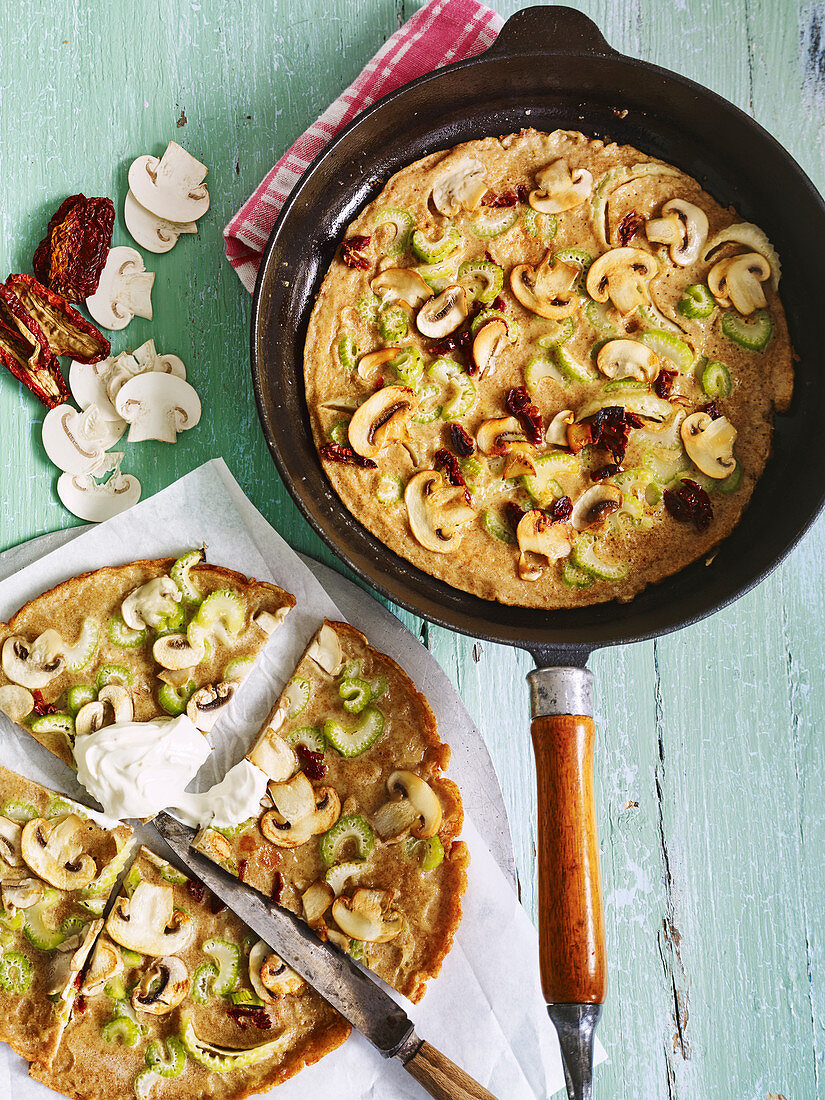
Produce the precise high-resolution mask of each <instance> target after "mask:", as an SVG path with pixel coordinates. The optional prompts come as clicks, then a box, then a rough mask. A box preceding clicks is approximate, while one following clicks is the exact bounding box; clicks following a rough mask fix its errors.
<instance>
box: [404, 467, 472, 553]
mask: <svg viewBox="0 0 825 1100" xmlns="http://www.w3.org/2000/svg"><path fill="white" fill-rule="evenodd" d="M404 503H405V505H406V506H407V517H408V519H409V523H410V530H411V531H412V533H413V536H414V537H415V539H416V540H417V541H418V542H419V543H420V544H421V545H422V546H423V547H424V549H425V550H432V551H433V553H435V554H451V553H452V552H453V551H454V550H456V549H457V547H458V544H459V541H460V530H461V528H462V527H463V526H464V524H466V523H469V522H470V520H471V519H473V518H474V516H475V512H474V511H473V509H472V508H471V507H470V506H469V505H468V504H467V501H466V498H465V496H464V490H463V489H461V488H453V486H448V485H445V484H444V479H443V478H442V476H441V474H440V473H438V471H436V470H421V471H420V473H417V474H416V475H415V476H414V477H412V478H410V480H409V482H408V483H407V488H406V490H405V491H404Z"/></svg>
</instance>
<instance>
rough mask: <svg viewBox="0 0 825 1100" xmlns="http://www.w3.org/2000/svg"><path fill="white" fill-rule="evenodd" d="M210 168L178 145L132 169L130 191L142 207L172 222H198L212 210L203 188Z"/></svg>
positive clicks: (173, 145) (136, 162)
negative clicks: (159, 156)
mask: <svg viewBox="0 0 825 1100" xmlns="http://www.w3.org/2000/svg"><path fill="white" fill-rule="evenodd" d="M206 173H207V168H206V166H205V165H203V164H201V163H200V162H199V161H197V160H195V158H194V157H193V156H191V154H189V153H187V152H186V150H185V149H184V148H182V147H181V146H180V145H178V143H177V142H176V141H170V142H169V144H168V145H167V147H166V151H165V153H164V154H163V156H162V157H161V158H160V159H158V158H157V157H150V156H144V157H138V159H137V160H136V161H134V162H133V164H132V166H131V167H130V169H129V190H130V191H131V192H132V194H133V195H134V196H135V198H136V199H137V201H138V202H139V203H140V205H141V206H143V207H145V208H146V209H147V210H149V211H150V212H151V213H152V214H157V216H158V217H159V218H166V219H167V220H168V221H171V222H195V221H197V220H198V218H202V217H203V215H204V214H205V213H206V211H207V210H208V209H209V194H208V193H207V190H206V187H205V186H204V184H203V181H204V179H205V178H206Z"/></svg>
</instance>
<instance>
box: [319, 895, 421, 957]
mask: <svg viewBox="0 0 825 1100" xmlns="http://www.w3.org/2000/svg"><path fill="white" fill-rule="evenodd" d="M389 899H390V895H389V893H388V891H386V890H370V889H367V888H365V887H359V888H358V889H357V890H356V891H355V893H354V894H353V895H352V898H347V897H340V898H336V899H335V901H334V902H333V903H332V915H333V917H334V918H335V923H336V924H337V925H338V927H339V928H340V929H341V930H342V932H344V933H345V934H346V935H347V936H349V937H350V939H353V940H361V941H362V942H366V943H387V942H388V941H389V940H392V939H395V937H396V936H397V935H399V933H400V932H401V931H403V928H404V923H405V922H404V917H403V916H402V915H401V913H399V912H398V911H397V910H395V909H390V910H387V909H386V908H385V907H386V905H387V904H388V902H389Z"/></svg>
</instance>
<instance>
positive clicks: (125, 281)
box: [86, 245, 155, 329]
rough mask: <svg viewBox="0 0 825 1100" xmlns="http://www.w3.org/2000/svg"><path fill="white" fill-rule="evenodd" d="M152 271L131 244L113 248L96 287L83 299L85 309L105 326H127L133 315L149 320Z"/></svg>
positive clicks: (108, 327) (150, 316)
mask: <svg viewBox="0 0 825 1100" xmlns="http://www.w3.org/2000/svg"><path fill="white" fill-rule="evenodd" d="M154 282H155V274H154V272H153V271H147V270H146V268H145V267H144V265H143V257H142V256H141V254H140V253H139V252H138V251H137V250H136V249H134V248H127V247H126V246H125V245H121V246H119V247H118V248H112V249H110V251H109V255H108V256H107V257H106V264H105V266H104V268H103V271H102V272H101V273H100V282H99V283H98V284H97V290H96V291H95V292H94V294H92V295H91V296H90V297H89V298H87V299H86V309H88V311H89V313H91V315H92V317H93V318H94V320H95V321H97V323H98V324H99V325H101V326H102V327H103V328H106V329H122V328H126V326H127V325H128V324H129V322H130V321H131V320H132V318H133V317H135V316H137V317H145V318H146V320H147V321H151V320H152V286H153V284H154Z"/></svg>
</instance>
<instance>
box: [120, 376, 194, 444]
mask: <svg viewBox="0 0 825 1100" xmlns="http://www.w3.org/2000/svg"><path fill="white" fill-rule="evenodd" d="M115 409H116V410H117V413H118V416H120V417H122V418H123V419H124V420H125V421H126V422H127V423H128V424H129V437H128V438H129V442H130V443H143V442H145V441H146V440H147V439H157V440H158V441H159V442H161V443H174V442H175V441H176V440H177V438H178V434H179V433H180V432H183V431H187V430H188V429H189V428H194V427H195V425H196V424H197V423H198V422H199V421H200V418H201V402H200V398H199V397H198V395H197V393H196V392H195V390H194V389H193V387H192V386H190V385H189V383H188V382H185V381H184V380H183V379H182V378H178V377H177V375H174V374H162V373H161V372H160V371H154V370H152V371H145V372H143V373H141V374H138V375H137V376H136V377H134V378H131V379H130V380H129V381H128V382H125V383H124V384H123V385H122V386H121V388H120V390H119V391H118V394H117V397H116V398H115Z"/></svg>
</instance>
